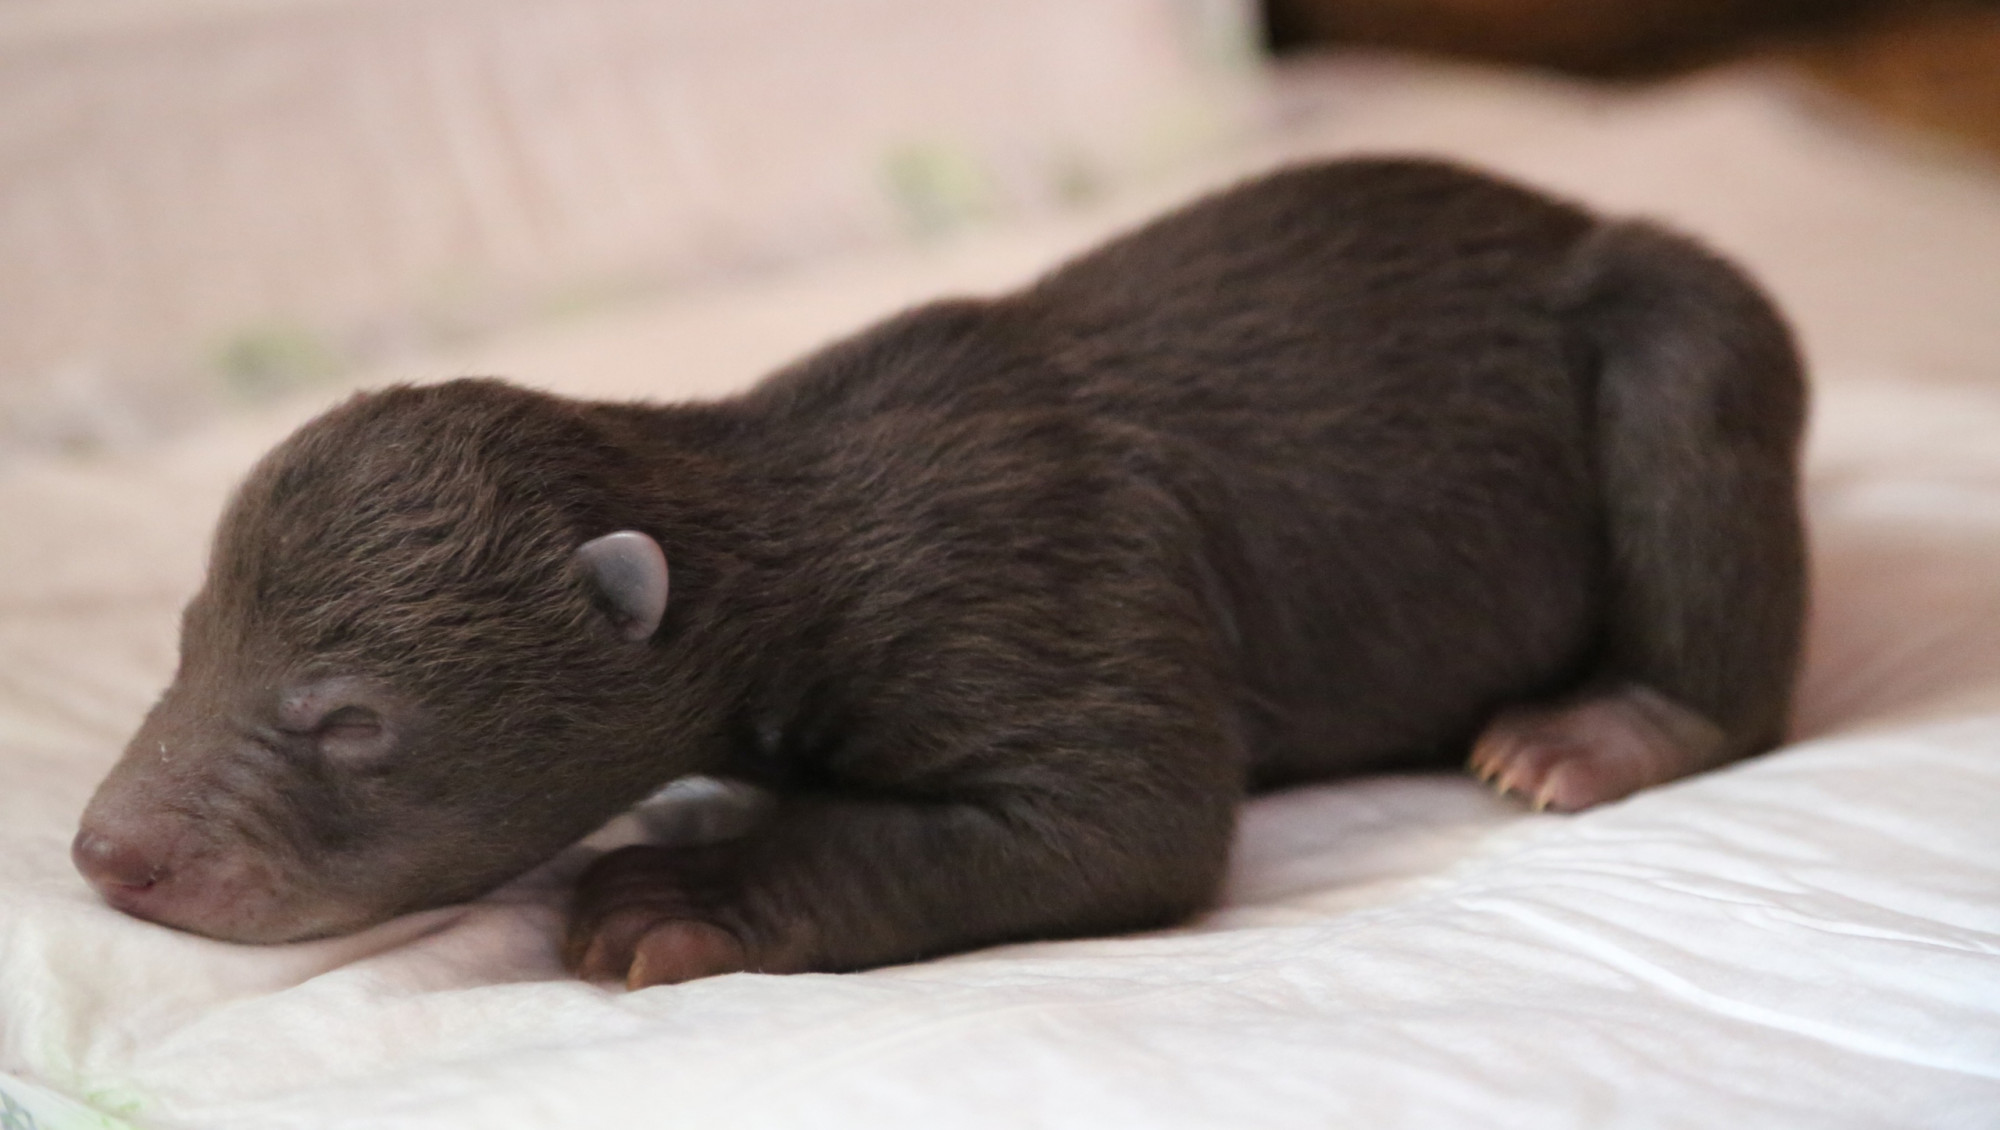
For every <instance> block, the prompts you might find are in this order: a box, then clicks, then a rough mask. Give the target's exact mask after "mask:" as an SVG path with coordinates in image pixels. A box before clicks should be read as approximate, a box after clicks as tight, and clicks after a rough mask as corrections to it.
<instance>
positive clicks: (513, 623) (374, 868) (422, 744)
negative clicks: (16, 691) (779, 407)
mask: <svg viewBox="0 0 2000 1130" xmlns="http://www.w3.org/2000/svg"><path fill="white" fill-rule="evenodd" d="M630 474H631V471H630V468H628V467H626V466H625V464H624V456H623V455H622V454H621V453H620V451H619V450H618V449H617V447H616V445H614V444H612V443H610V442H608V441H607V440H606V438H605V436H604V434H603V431H602V429H601V428H600V427H598V426H597V425H595V424H594V423H593V422H592V420H591V418H590V417H589V415H588V413H587V410H586V409H583V408H581V407H579V406H576V405H574V404H572V403H570V402H567V401H562V400H558V399H556V398H553V397H548V396H544V395H541V394H537V393H531V392H527V391H524V390H520V389H516V388H512V387H509V386H506V385H503V384H500V383H498V382H490V381H459V382H453V383H451V384H446V385H438V386H433V387H428V388H399V389H391V390H388V391H385V392H380V393H374V394H364V395H362V396H359V397H356V398H355V399H353V400H351V401H349V402H348V403H346V404H345V405H342V406H341V407H339V408H336V409H334V410H333V411H331V412H329V413H327V414H326V415H324V416H322V417H320V418H319V419H317V420H315V421H313V422H312V423H310V424H307V425H306V426H305V427H304V428H303V429H301V430H300V431H299V432H298V433H296V434H295V435H293V436H292V437H291V438H290V439H288V440H286V441H285V442H284V443H283V444H282V445H280V446H279V447H278V448H277V449H276V450H274V451H272V452H271V453H270V454H269V455H268V456H266V457H265V459H264V460H263V462H261V463H260V464H259V465H258V466H257V467H256V469H255V470H254V471H253V472H252V473H251V475H250V477H249V479H248V480H247V481H246V482H245V483H244V484H243V486H242V487H241V489H240V490H239V492H238V493H237V495H236V497H235V499H234V501H233V502H232V503H231V505H230V506H229V509H228V511H227V513H226V514H225V516H224V517H223V520H222V523H221V526H220V528H219V529H218V531H217V534H216V538H215V543H214V546H213V549H212V550H211V554H210V560H209V565H208V575H207V579H206V582H205V583H204V584H203V586H202V588H201V590H200V592H199V593H198V594H197V595H196V596H195V597H194V599H193V601H192V602H190V603H189V605H188V607H187V611H186V613H185V615H184V618H183V621H182V626H181V650H180V667H179V670H178V671H177V672H176V673H175V675H174V679H173V683H172V685H170V686H169V687H168V688H167V690H166V692H165V694H164V695H163V696H162V697H161V699H160V701H159V703H158V705H156V706H155V707H154V708H153V710H152V712H151V713H150V714H148V715H147V716H146V720H145V722H144V723H143V724H142V725H141V726H140V727H139V731H138V733H137V734H136V735H134V737H133V738H132V740H131V743H130V744H129V745H128V746H127V747H126V749H125V753H124V756H123V758H122V759H121V760H120V761H119V762H118V764H117V765H116V766H115V767H114V768H113V769H112V771H111V773H110V775H109V776H108V777H107V778H106V779H105V781H104V783H103V784H102V785H101V786H99V788H98V791H97V794H96V796H95V797H94V798H93V799H92V801H91V803H90V806H89V808H88V809H87V810H86V812H85V813H84V817H83V822H82V828H81V830H80V831H79V832H78V834H77V837H76V841H75V844H74V845H73V849H72V854H73V856H74V858H75V861H76V864H77V867H78V869H79V870H80V871H82V872H83V874H84V875H85V876H86V877H87V878H88V879H89V880H90V881H91V883H92V884H93V885H95V886H96V887H97V889H98V890H99V891H100V892H101V893H102V894H103V896H104V898H105V899H106V900H107V901H109V902H110V903H111V904H112V905H114V906H116V907H118V908H120V909H122V910H125V911H128V912H130V913H132V914H134V915H137V916H139V917H142V918H147V919H152V920H154V921H157V922H162V923H165V924H167V925H170V926H176V927H180V928H182V929H186V930H191V931H194V932H197V933H201V934H207V935H211V936H213V937H218V938H225V939H230V940H235V941H246V942H280V941H290V940H296V939H302V938H310V937H317V936H323V935H328V934H335V933H341V932H345V931H350V930H354V929H359V928H361V927H363V926H367V925H371V924H373V923H375V922H378V921H380V920H382V919H385V918H388V917H390V916H391V915H394V914H397V913H400V912H403V911H407V910H412V909H417V908H421V907H427V906H436V905H440V904H443V903H447V902H452V901H457V900H461V899H464V898H467V897H470V896H473V895H476V894H479V893H480V892H482V891H484V890H487V889H488V888H491V887H493V886H495V885H497V884H498V883H500V882H503V881H505V880H506V879H508V878H510V877H512V876H514V875H516V874H519V873H520V872H522V871H524V870H526V869H527V868H529V867H532V866H534V865H535V864H537V863H539V862H541V861H542V860H544V859H546V858H548V857H549V856H550V855H552V854H554V853H555V852H556V851H558V850H560V849H561V848H562V847H564V846H565V845H567V844H568V843H570V842H572V841H574V840H575V839H577V838H578V837H579V836H582V835H584V834H587V833H588V832H589V831H590V830H591V829H592V828H593V827H595V826H596V825H598V824H599V823H601V822H602V821H604V820H605V819H607V818H608V817H609V816H611V815H613V814H614V813H616V812H617V811H618V810H619V809H620V808H622V807H624V806H626V805H628V804H630V803H632V802H633V801H635V800H637V799H639V797H640V796H642V795H643V794H644V793H645V792H646V791H648V790H649V789H650V788H652V787H654V786H657V785H658V784H659V783H660V781H661V780H662V779H663V776H664V775H666V769H667V768H669V767H670V763H669V762H667V761H663V760H662V756H661V755H662V754H664V753H665V752H666V751H662V750H657V749H655V750H648V749H645V748H640V746H641V745H642V744H643V738H644V736H645V735H649V734H650V735H657V733H658V725H657V720H656V719H654V718H652V717H651V716H649V715H647V714H646V711H648V710H649V709H652V707H651V705H650V702H651V700H650V699H649V698H648V696H647V695H646V694H645V693H644V690H645V688H648V687H651V688H652V695H653V697H654V698H657V696H658V695H659V694H660V693H661V692H662V691H665V692H666V693H669V694H670V693H671V690H672V687H671V683H672V681H673V677H672V674H671V671H670V670H669V671H666V672H665V673H664V674H663V670H662V658H661V650H662V649H661V648H660V647H658V646H656V645H655V641H654V639H653V637H654V635H655V631H656V629H657V628H658V626H659V624H660V621H661V617H662V614H663V611H664V609H665V606H666V599H667V576H668V573H667V563H666V560H665V557H664V555H663V554H662V551H661V549H660V546H659V543H658V542H657V541H656V540H654V538H653V537H652V536H649V535H647V534H644V533H640V532H638V531H636V530H632V529H629V528H627V527H628V526H629V525H631V524H633V522H634V521H635V518H634V515H633V513H632V512H631V511H630V510H629V508H627V507H624V506H623V505H622V504H621V502H620V493H619V487H618V484H620V483H622V482H626V481H629V477H630ZM607 535H608V536H607ZM669 666H670V665H669ZM663 680H664V685H663Z"/></svg>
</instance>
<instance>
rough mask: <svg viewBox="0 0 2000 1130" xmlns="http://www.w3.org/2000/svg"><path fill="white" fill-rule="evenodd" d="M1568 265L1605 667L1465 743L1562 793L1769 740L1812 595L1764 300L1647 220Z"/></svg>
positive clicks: (1641, 781)
mask: <svg viewBox="0 0 2000 1130" xmlns="http://www.w3.org/2000/svg"><path fill="white" fill-rule="evenodd" d="M1577 266H1578V268H1579V270H1578V274H1577V277H1576V288H1575V291H1574V295H1573V298H1572V299H1571V301H1570V307H1571V308H1570V317H1571V318H1572V319H1573V325H1574V326H1575V328H1576V332H1577V334H1578V338H1579V341H1580V344H1581V345H1582V346H1583V347H1584V348H1583V350H1582V352H1586V353H1587V354H1589V355H1590V357H1591V359H1592V363H1594V365H1595V368H1596V384H1595V392H1596V400H1595V424H1596V444H1597V457H1598V470H1599V480H1600V482H1601V484H1602V488H1601V489H1602V490H1603V492H1604V496H1603V497H1604V516H1605V532H1606V543H1607V549H1608V555H1607V565H1606V568H1607V576H1606V597H1607V603H1606V619H1605V622H1604V627H1603V634H1602V638H1601V641H1600V651H1599V659H1598V669H1597V671H1596V672H1595V674H1594V675H1593V676H1592V677H1591V678H1590V679H1589V681H1588V682H1587V684H1586V686H1585V688H1584V689H1583V690H1581V691H1579V692H1576V693H1574V694H1572V695H1571V696H1569V697H1567V698H1565V699H1563V700H1560V701H1557V702H1555V703H1550V704H1543V705H1533V706H1517V707H1513V708H1510V709H1507V710H1503V711H1502V712H1501V713H1500V714H1499V715H1497V716H1496V717H1495V718H1494V719H1493V720H1492V721H1491V722H1490V723H1489V724H1488V725H1487V727H1486V729H1485V731H1484V732H1483V733H1482V734H1481V735H1480V737H1479V739H1478V741H1477V742H1476V743H1475V744H1474V747H1473V754H1472V766H1473V769H1474V771H1475V772H1478V773H1479V774H1480V775H1481V776H1483V777H1486V778H1489V779H1492V780H1494V781H1496V782H1498V784H1499V785H1500V787H1501V789H1502V790H1503V791H1511V792H1517V793H1520V794H1521V795H1523V796H1525V797H1527V798H1528V799H1530V800H1531V801H1534V802H1536V803H1537V804H1546V805H1550V806H1553V807H1556V808H1561V809H1568V810H1574V809H1579V808H1586V807H1589V806H1590V805H1593V804H1599V803H1603V802H1605V801H1609V800H1615V799H1617V798H1619V797H1622V796H1625V795H1627V794H1629V793H1631V792H1633V791H1634V790H1637V789H1640V788H1643V787H1645V786H1647V785H1652V784H1657V783H1659V782H1662V781H1667V780H1672V779H1674V778H1676V777H1681V776H1685V775H1687V774H1689V773H1693V772H1697V771H1699V770H1702V769H1706V768H1710V767H1712V766H1715V765H1719V764H1722V763H1724V762H1726V761H1729V760H1732V759H1735V758H1738V757H1743V756H1746V755H1748V754H1750V753H1754V752H1757V751H1760V750H1763V749H1767V748H1769V747H1770V746H1772V745H1774V744H1776V743H1777V742H1778V741H1779V740H1781V739H1782V737H1783V736H1784V728H1785V718H1786V714H1787V711H1788V709H1789V705H1790V699H1791V688H1792V681H1793V676H1794V673H1795V670H1796V668H1797V665H1798V650H1799V635H1800V625H1801V623H1802V621H1803V618H1804V611H1805V554H1804V538H1803V534H1802V531H1801V528H1800V521H1799V509H1798V473H1797V466H1798V440H1799V433H1800V430H1801V426H1802V424H1803V417H1804V409H1805V391H1804V384H1803V380H1802V378H1801V376H1800V372H1799V364H1798V359H1797V355H1796V352H1795V351H1794V349H1793V347H1792V343H1791V338H1790V335H1789V333H1788V332H1787V330H1786V329H1785V326H1784V323H1783V322H1782V321H1781V320H1780V319H1779V317H1778V314H1777V312H1776V311H1775V310H1773V309H1772V307H1771V306H1770V304H1769V303H1768V302H1766V301H1765V299H1764V298H1763V297H1762V295H1760V294H1759V293H1758V292H1757V290H1756V289H1755V288H1754V287H1753V286H1752V285H1751V284H1750V283H1749V282H1748V281H1747V280H1746V279H1744V277H1743V276H1742V275H1741V274H1740V273H1738V272H1737V271H1736V270H1735V269H1734V268H1732V267H1731V266H1729V265H1728V264H1727V263H1725V262H1723V261H1722V260H1720V259H1717V258H1715V257H1714V256H1712V255H1710V254H1708V253H1707V252H1705V251H1703V250H1701V249H1700V248H1699V247H1696V246H1695V245H1693V244H1692V243H1689V242H1688V241H1686V240H1684V239H1681V238H1679V237H1677V236H1673V235H1670V234H1668V233H1666V232H1663V231H1660V230H1658V229H1656V228H1651V227H1648V226H1645V225H1639V224H1625V225H1616V226H1612V227H1607V228H1605V229H1604V230H1602V231H1601V232H1600V233H1599V234H1598V235H1596V236H1595V237H1593V238H1592V239H1591V240H1590V241H1589V242H1588V243H1587V244H1586V245H1585V247H1584V248H1583V249H1582V250H1581V251H1580V252H1579V254H1578V261H1577Z"/></svg>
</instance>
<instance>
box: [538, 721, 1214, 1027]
mask: <svg viewBox="0 0 2000 1130" xmlns="http://www.w3.org/2000/svg"><path fill="white" fill-rule="evenodd" d="M1209 756H1210V757H1214V756H1215V751H1209ZM1176 784H1178V783H1176ZM1079 785H1080V786H1081V787H1080V788H1079V789H1078V790H1077V795H1074V796H1070V797H1042V798H1037V797H1036V796H1035V795H1033V794H1032V793H1026V792H1023V793H1019V794H1015V795H1001V796H995V797H988V798H983V799H980V800H977V801H974V800H970V799H957V800H943V799H941V800H916V799H912V800H891V799H847V798H834V797H800V798H796V799H788V800H785V801H783V802H781V803H780V805H779V806H778V808H777V810H776V811H775V812H774V813H772V817H771V820H770V821H769V823H768V824H766V825H765V826H764V828H763V829H762V830H761V831H759V832H757V833H753V834H752V835H751V836H749V837H747V838H745V839H744V840H741V841H736V842H733V843H729V844H722V845H714V846H708V847H700V848H666V847H652V846H638V847H629V848H625V849H622V850H620V851H617V852H613V853H611V854H609V855H607V856H605V857H604V858H603V859H601V860H599V861H598V862H597V863H596V864H595V865H594V866H593V867H592V868H591V869H590V870H589V871H588V872H587V873H586V874H585V875H584V877H583V879H582V880H581V881H580V882H579V884H578V888H577V898H576V905H575V909H574V912H573V915H572V918H571V924H570V935H569V941H568V944H567V946H566V950H565V956H566V958H567V961H568V963H569V965H570V967H571V968H572V969H574V970H575V971H576V972H577V973H578V974H579V975H580V976H582V977H584V978H586V979H590V980H620V981H623V982H625V984H626V985H627V986H629V987H631V988H641V987H644V986H647V985H657V984H672V983H677V982H681V981H687V980H692V979H694V978H697V977H706V976H710V975H713V974H717V973H727V972H735V971H738V970H745V969H748V970H755V971H761V972H769V973H794V972H805V971H810V970H821V971H834V970H848V969H861V968H867V967H870V966H876V965H885V964H891V963H895V962H902V961H911V960H916V959H919V958H923V957H927V956H932V955H935V954H940V953H947V952H952V951H956V950H962V949H970V948H973V947H977V946H982V945H991V944H994V943H998V942H1005V941H1014V940H1022V939H1029V938H1048V937H1068V936H1076V935H1082V934H1100V933H1114V932H1120V931H1126V930H1136V929H1144V928H1147V927H1152V926H1160V925H1165V924H1167V923H1170V922H1174V921H1177V920H1179V919H1181V918H1183V917H1185V916H1186V915H1188V914H1190V913H1192V912H1194V911H1195V910H1197V909H1199V908H1200V907H1201V906H1202V905H1204V904H1205V903H1206V902H1207V901H1208V900H1209V899H1210V898H1212V897H1213V894H1214V891H1215V890H1216V888H1217V886H1218V884H1219V882H1220V880H1221V876H1222V872H1223V868H1224V864H1225V862H1226V857H1227V853H1228V845H1229V834H1230V827H1231V820H1232V815H1233V809H1234V802H1235V799H1236V793H1235V790H1234V789H1233V788H1231V787H1229V786H1228V785H1227V784H1226V783H1223V785H1222V787H1221V788H1219V789H1216V790H1213V791H1212V792H1211V793H1210V795H1208V796H1205V797H1202V798H1200V799H1199V801H1198V802H1195V803H1188V800H1189V799H1192V798H1182V797H1176V796H1175V795H1174V794H1175V793H1176V792H1177V791H1178V790H1177V789H1176V788H1174V787H1162V788H1159V789H1157V790H1155V791H1154V794H1155V795H1152V796H1146V795H1143V794H1138V795H1129V796H1124V797H1107V796H1104V795H1102V794H1101V793H1098V792H1097V791H1096V789H1094V788H1093V787H1092V785H1091V783H1090V782H1088V781H1084V782H1079Z"/></svg>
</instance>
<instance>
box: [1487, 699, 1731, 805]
mask: <svg viewBox="0 0 2000 1130" xmlns="http://www.w3.org/2000/svg"><path fill="white" fill-rule="evenodd" d="M1723 740H1724V739H1723V734H1722V731H1721V730H1720V729H1718V728H1717V727H1716V726H1715V725H1714V724H1713V723H1711V722H1709V721H1708V720H1707V719H1705V718H1703V717H1702V716H1700V715H1699V714H1696V713H1695V712H1694V711H1692V710H1689V709H1688V708H1687V707H1685V706H1682V705H1680V704H1679V703H1677V702H1674V701H1673V700H1671V699H1669V698H1667V697H1665V696H1664V695H1661V694H1659V693H1658V692H1657V691H1653V690H1651V689H1649V688H1646V687H1640V686H1631V687H1625V688H1621V689H1619V690H1616V691H1611V692H1606V693H1600V694H1595V695H1592V696H1590V697H1587V698H1581V699H1576V700H1572V701H1570V702H1567V703H1563V704H1560V705H1556V706H1516V707H1510V708H1508V709H1506V710H1503V711H1501V712H1500V713H1499V714H1498V715H1497V716H1495V717H1494V719H1493V721H1491V722H1489V723H1488V724H1487V726H1486V729H1485V730H1484V731H1483V732H1482V733H1481V734H1480V735H1479V740H1478V741H1476V742H1474V743H1473V747H1472V758H1471V761H1470V767H1471V769H1472V772H1473V773H1474V774H1475V775H1477V776H1478V777H1479V779H1480V780H1482V781H1490V782H1492V783H1493V786H1494V787H1495V788H1497V789H1498V790H1499V791H1501V792H1502V793H1515V794H1517V795H1519V796H1521V797H1524V798H1526V799H1527V800H1528V802H1529V803H1530V804H1532V805H1533V806H1534V807H1535V809H1536V810H1537V811H1539V810H1541V809H1544V808H1552V809H1555V810H1556V811H1558V812H1575V811H1577V810H1579V809H1584V808H1589V807H1590V806H1592V805H1596V804H1603V803H1605V802H1607V801H1613V800H1617V799H1619V798H1620V797H1624V796H1628V795H1630V794H1632V793H1634V792H1637V791H1638V790H1640V789H1643V788H1645V787H1647V786H1648V785H1656V784H1659V783H1661V782H1663V781H1671V780H1673V779H1674V778H1676V777H1684V776H1686V775H1687V774H1689V773H1692V772H1694V771H1696V770H1698V769H1702V768H1705V767H1706V766H1708V765H1711V764H1713V763H1714V761H1715V759H1716V756H1717V754H1718V753H1719V752H1720V750H1721V749H1722V745H1723Z"/></svg>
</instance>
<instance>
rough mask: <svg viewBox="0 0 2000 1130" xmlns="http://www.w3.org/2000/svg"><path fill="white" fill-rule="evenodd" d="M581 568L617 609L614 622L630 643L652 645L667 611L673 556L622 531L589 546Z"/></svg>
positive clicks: (581, 554) (579, 556)
mask: <svg viewBox="0 0 2000 1130" xmlns="http://www.w3.org/2000/svg"><path fill="white" fill-rule="evenodd" d="M576 563H577V565H578V567H579V568H581V569H582V570H583V572H584V575H586V576H588V577H589V578H590V580H591V583H592V584H593V585H595V586H596V588H597V592H598V595H600V596H602V597H603V598H604V601H605V603H606V604H608V605H610V606H611V619H612V622H613V623H614V624H615V625H616V626H617V628H618V632H619V634H620V635H622V636H624V637H625V638H626V639H628V640H633V641H635V642H636V641H639V640H644V639H648V638H650V637H651V636H652V634H653V632H654V631H655V630H656V629H657V628H659V626H660V617H661V616H664V615H666V611H667V555H666V554H665V553H664V552H662V551H661V549H660V543H659V542H656V541H654V540H653V539H652V538H649V537H647V536H646V535H645V534H642V533H640V532H639V531H637V530H619V531H618V532H617V533H615V534H605V535H604V536H603V537H601V538H592V539H591V540H590V541H587V542H584V543H583V545H582V546H581V547H580V548H578V549H577V551H576Z"/></svg>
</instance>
